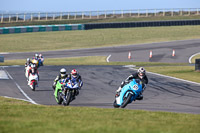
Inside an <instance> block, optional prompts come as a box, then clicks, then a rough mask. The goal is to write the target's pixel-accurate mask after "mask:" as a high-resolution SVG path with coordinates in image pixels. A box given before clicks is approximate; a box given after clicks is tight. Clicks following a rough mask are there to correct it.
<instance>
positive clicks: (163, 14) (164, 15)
mask: <svg viewBox="0 0 200 133" xmlns="http://www.w3.org/2000/svg"><path fill="white" fill-rule="evenodd" d="M164 16H165V9H163V17H164Z"/></svg>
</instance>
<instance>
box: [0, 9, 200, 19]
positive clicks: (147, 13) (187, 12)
mask: <svg viewBox="0 0 200 133" xmlns="http://www.w3.org/2000/svg"><path fill="white" fill-rule="evenodd" d="M199 10H200V8H180V9H178V8H174V9H137V10H106V11H81V12H48V13H44V12H38V13H16V14H6V13H5V14H1V15H0V23H10V22H27V21H52V20H53V21H54V20H57V21H59V20H81V19H107V18H125V17H152V16H154V17H156V16H191V15H200V12H199Z"/></svg>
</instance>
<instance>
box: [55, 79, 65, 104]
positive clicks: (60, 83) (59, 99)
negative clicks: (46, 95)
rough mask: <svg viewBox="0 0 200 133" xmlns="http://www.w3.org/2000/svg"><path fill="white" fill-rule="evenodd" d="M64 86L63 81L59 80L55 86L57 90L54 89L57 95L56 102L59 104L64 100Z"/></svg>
mask: <svg viewBox="0 0 200 133" xmlns="http://www.w3.org/2000/svg"><path fill="white" fill-rule="evenodd" d="M62 86H63V81H62V80H59V81H58V82H57V84H56V88H55V91H54V96H55V99H56V102H57V103H58V104H62V102H63V98H62Z"/></svg>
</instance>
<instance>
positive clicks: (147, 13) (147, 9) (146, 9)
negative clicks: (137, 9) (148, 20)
mask: <svg viewBox="0 0 200 133" xmlns="http://www.w3.org/2000/svg"><path fill="white" fill-rule="evenodd" d="M146 17H148V9H146Z"/></svg>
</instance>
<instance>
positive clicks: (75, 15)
mask: <svg viewBox="0 0 200 133" xmlns="http://www.w3.org/2000/svg"><path fill="white" fill-rule="evenodd" d="M75 19H76V12H75V15H74V20H75Z"/></svg>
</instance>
